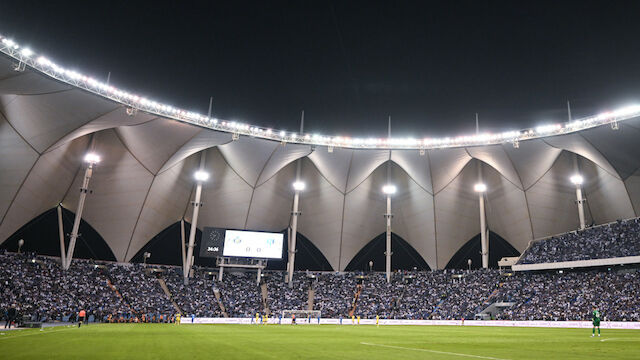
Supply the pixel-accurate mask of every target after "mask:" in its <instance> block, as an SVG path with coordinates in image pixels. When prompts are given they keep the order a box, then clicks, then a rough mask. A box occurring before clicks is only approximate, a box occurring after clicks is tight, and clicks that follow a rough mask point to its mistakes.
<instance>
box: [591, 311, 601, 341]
mask: <svg viewBox="0 0 640 360" xmlns="http://www.w3.org/2000/svg"><path fill="white" fill-rule="evenodd" d="M591 320H592V321H593V329H592V330H591V337H594V336H595V335H596V327H597V328H598V336H600V310H598V308H596V307H595V306H594V307H593V311H592V312H591Z"/></svg>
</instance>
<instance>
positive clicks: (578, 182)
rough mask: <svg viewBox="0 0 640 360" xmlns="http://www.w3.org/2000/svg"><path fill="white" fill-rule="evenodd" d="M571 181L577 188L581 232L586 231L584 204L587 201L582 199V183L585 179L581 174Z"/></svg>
mask: <svg viewBox="0 0 640 360" xmlns="http://www.w3.org/2000/svg"><path fill="white" fill-rule="evenodd" d="M569 180H571V183H572V184H573V185H575V186H576V204H578V217H579V218H580V230H584V228H585V225H584V202H585V201H586V200H585V199H584V198H583V197H582V183H583V182H584V178H583V177H582V175H580V174H575V175H572V176H571V177H570V178H569Z"/></svg>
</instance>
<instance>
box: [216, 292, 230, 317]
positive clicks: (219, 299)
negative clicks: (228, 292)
mask: <svg viewBox="0 0 640 360" xmlns="http://www.w3.org/2000/svg"><path fill="white" fill-rule="evenodd" d="M213 295H214V296H215V297H216V301H217V302H218V307H219V308H220V311H221V312H222V316H224V317H226V318H228V317H229V314H228V313H227V308H226V307H225V306H224V303H223V302H222V294H220V290H218V288H214V289H213Z"/></svg>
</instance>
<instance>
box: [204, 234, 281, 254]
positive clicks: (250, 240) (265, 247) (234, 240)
mask: <svg viewBox="0 0 640 360" xmlns="http://www.w3.org/2000/svg"><path fill="white" fill-rule="evenodd" d="M283 244H284V235H283V234H281V233H269V232H260V231H244V230H228V229H220V228H211V227H205V228H204V230H203V232H202V245H201V246H200V257H217V256H228V257H243V258H258V259H282V250H283V249H282V248H283Z"/></svg>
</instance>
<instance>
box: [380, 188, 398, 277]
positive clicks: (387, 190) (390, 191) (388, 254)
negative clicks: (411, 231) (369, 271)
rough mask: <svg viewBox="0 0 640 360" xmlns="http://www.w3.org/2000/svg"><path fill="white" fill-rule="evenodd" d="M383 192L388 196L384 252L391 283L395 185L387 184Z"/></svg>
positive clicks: (385, 215)
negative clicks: (385, 249)
mask: <svg viewBox="0 0 640 360" xmlns="http://www.w3.org/2000/svg"><path fill="white" fill-rule="evenodd" d="M382 192H383V193H385V194H386V195H387V212H386V213H385V214H384V218H385V220H386V223H387V224H386V229H387V251H385V252H384V254H385V257H386V259H387V261H386V273H387V282H390V281H391V255H392V252H391V218H393V214H391V195H393V194H395V193H396V187H395V185H390V184H387V185H385V186H383V187H382Z"/></svg>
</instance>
